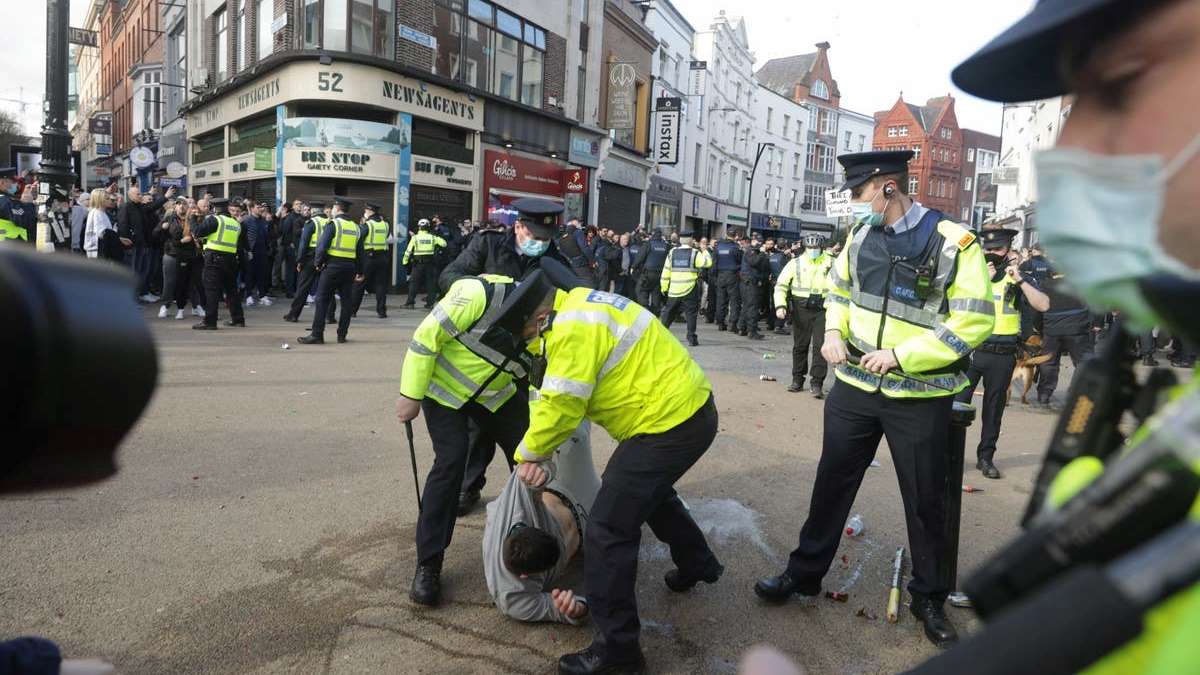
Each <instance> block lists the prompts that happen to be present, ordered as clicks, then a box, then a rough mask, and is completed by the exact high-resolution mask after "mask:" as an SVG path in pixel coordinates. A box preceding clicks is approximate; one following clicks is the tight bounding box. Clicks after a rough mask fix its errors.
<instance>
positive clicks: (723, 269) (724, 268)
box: [713, 232, 742, 331]
mask: <svg viewBox="0 0 1200 675" xmlns="http://www.w3.org/2000/svg"><path fill="white" fill-rule="evenodd" d="M714 249H715V251H716V255H715V256H714V258H715V260H714V261H713V269H714V270H716V272H717V274H716V279H715V280H714V283H715V284H716V287H717V300H716V315H715V318H716V320H717V330H726V329H727V328H728V327H729V326H733V329H734V330H735V331H736V330H737V325H738V318H739V317H738V314H739V310H740V309H741V307H742V291H741V288H740V287H739V286H738V270H740V269H741V268H742V247H741V246H738V243H737V239H736V237H735V236H734V234H733V233H732V232H727V233H726V236H725V238H724V239H722V240H721V241H719V242H717V245H716V246H715V247H714ZM726 317H728V319H727V318H726Z"/></svg>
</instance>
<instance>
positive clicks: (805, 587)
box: [754, 572, 821, 603]
mask: <svg viewBox="0 0 1200 675" xmlns="http://www.w3.org/2000/svg"><path fill="white" fill-rule="evenodd" d="M820 592H821V582H820V581H819V580H818V581H808V582H805V581H800V580H799V579H797V578H795V577H793V576H792V574H791V572H784V573H783V574H780V575H779V576H777V577H768V578H766V579H759V580H758V583H756V584H754V594H755V595H757V596H758V597H760V598H762V599H763V600H766V601H768V602H777V603H778V602H786V601H787V599H788V598H790V597H792V596H793V595H809V596H812V595H817V594H818V593H820Z"/></svg>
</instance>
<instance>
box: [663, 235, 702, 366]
mask: <svg viewBox="0 0 1200 675" xmlns="http://www.w3.org/2000/svg"><path fill="white" fill-rule="evenodd" d="M712 264H713V262H712V257H711V256H710V255H709V254H708V251H704V250H698V249H695V248H692V238H691V237H688V236H683V237H680V238H679V246H677V247H675V248H673V249H671V253H670V254H669V255H668V256H667V263H666V264H665V265H663V270H662V278H661V280H660V282H661V284H662V293H663V295H664V296H666V298H667V302H666V304H665V305H663V310H662V315H661V316H660V317H659V319H660V320H661V321H662V322H663V325H664V326H666V327H667V328H668V329H670V328H671V324H672V323H674V322H675V317H676V316H678V315H679V311H680V309H682V310H683V316H684V319H685V320H686V321H687V340H688V344H689V345H691V346H693V347H695V346H696V345H698V344H700V340H699V339H698V338H697V337H696V317H697V315H698V314H699V313H700V284H699V283H697V280H698V279H699V278H700V273H701V272H702V271H704V270H706V269H708V268H710V267H712Z"/></svg>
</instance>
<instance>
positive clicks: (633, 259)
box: [621, 232, 646, 302]
mask: <svg viewBox="0 0 1200 675" xmlns="http://www.w3.org/2000/svg"><path fill="white" fill-rule="evenodd" d="M644 248H646V242H645V241H644V240H642V237H641V235H639V234H638V233H637V232H632V233H630V235H629V269H627V270H623V271H624V272H625V274H626V275H627V276H626V281H625V289H624V292H622V293H621V295H624V296H625V297H627V298H629V299H630V300H633V301H634V302H637V299H638V292H639V291H640V289H641V287H642V273H641V272H642V271H641V270H639V269H638V268H637V266H636V265H637V259H638V256H640V255H641V254H642V249H644Z"/></svg>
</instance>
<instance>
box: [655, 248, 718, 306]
mask: <svg viewBox="0 0 1200 675" xmlns="http://www.w3.org/2000/svg"><path fill="white" fill-rule="evenodd" d="M712 266H713V260H712V256H711V255H709V254H708V251H700V250H697V249H694V248H692V247H691V246H676V247H675V248H673V249H671V252H670V253H668V254H667V262H666V264H665V265H663V269H662V276H661V277H659V281H660V283H661V285H662V292H663V295H665V296H667V297H668V298H682V297H683V296H685V295H687V294H688V293H691V292H692V289H693V288H695V287H696V278H697V277H699V276H700V270H706V269H708V268H710V267H712Z"/></svg>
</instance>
